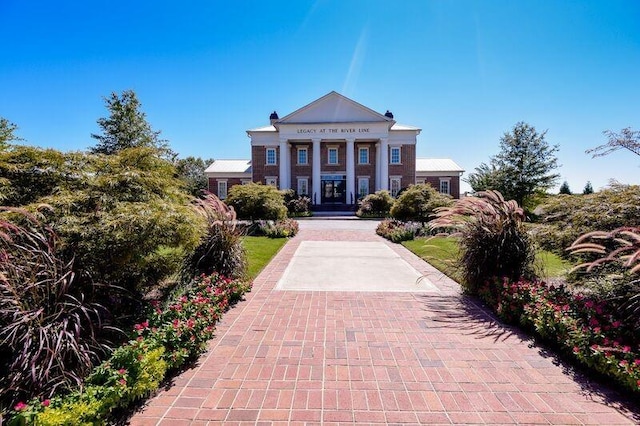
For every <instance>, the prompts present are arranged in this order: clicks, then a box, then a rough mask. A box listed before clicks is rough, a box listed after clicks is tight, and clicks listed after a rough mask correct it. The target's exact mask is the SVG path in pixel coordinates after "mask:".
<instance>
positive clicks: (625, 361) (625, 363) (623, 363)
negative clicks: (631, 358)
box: [620, 359, 629, 367]
mask: <svg viewBox="0 0 640 426" xmlns="http://www.w3.org/2000/svg"><path fill="white" fill-rule="evenodd" d="M627 365H629V362H628V361H627V360H626V359H623V360H622V361H620V367H626V366H627Z"/></svg>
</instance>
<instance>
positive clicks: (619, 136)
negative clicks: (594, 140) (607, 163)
mask: <svg viewBox="0 0 640 426" xmlns="http://www.w3.org/2000/svg"><path fill="white" fill-rule="evenodd" d="M602 133H603V134H604V135H605V136H606V137H607V138H608V139H609V141H608V142H607V143H606V144H604V145H600V146H597V147H595V148H592V149H588V150H587V151H586V152H587V154H592V155H593V158H595V157H603V156H605V155H609V154H611V153H612V152H614V151H617V150H619V149H621V148H622V149H626V150H629V151H631V152H632V153H634V154H636V155H640V131H638V130H632V129H631V127H626V128H624V129H622V130H620V133H616V132H613V131H611V130H605V131H604V132H602Z"/></svg>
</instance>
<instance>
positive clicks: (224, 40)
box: [0, 0, 640, 191]
mask: <svg viewBox="0 0 640 426" xmlns="http://www.w3.org/2000/svg"><path fill="white" fill-rule="evenodd" d="M638 22H640V2H638V1H635V0H629V1H615V0H607V1H604V0H603V1H557V0H551V1H542V0H534V1H512V0H504V1H492V0H480V1H428V0H417V1H401V2H392V1H373V0H368V1H356V0H350V1H345V0H342V1H328V0H327V1H303V0H297V1H255V2H252V1H237V2H236V1H224V2H223V1H207V0H197V1H195V0H194V1H188V0H185V1H184V2H177V1H175V0H174V1H162V0H160V1H146V0H140V1H119V0H100V1H88V2H79V1H73V2H71V1H64V0H60V1H58V2H49V1H47V2H45V1H28V2H26V1H21V0H0V38H1V39H3V40H5V43H3V53H2V56H1V59H0V116H2V117H5V118H7V119H9V120H10V121H12V122H14V123H16V124H17V125H18V126H19V127H20V130H19V131H18V134H19V135H20V136H21V137H23V138H25V139H26V140H27V142H28V143H30V144H33V145H38V146H42V147H51V148H56V149H60V150H82V149H86V148H87V147H89V146H91V145H93V144H94V140H93V139H91V138H90V134H91V133H96V132H98V127H97V125H96V120H97V119H98V118H100V117H103V116H105V115H107V112H106V109H105V107H104V102H103V100H102V97H104V96H106V95H108V94H109V93H110V92H113V91H116V92H120V91H122V90H126V89H133V90H135V91H136V93H137V94H138V97H139V98H140V100H141V102H142V105H143V109H144V111H145V112H146V113H147V118H148V120H149V122H150V123H151V124H152V126H153V127H154V129H156V130H161V131H162V136H163V137H164V138H166V139H168V140H169V142H170V144H171V146H172V148H173V149H174V150H175V151H177V152H178V153H179V154H180V156H182V157H184V156H188V155H196V156H201V157H213V158H249V157H250V149H249V139H248V137H247V136H246V133H245V130H247V129H249V128H253V127H258V126H262V125H265V124H268V117H269V113H270V112H271V111H273V110H277V111H278V113H279V114H280V116H281V117H282V116H284V115H286V114H289V113H291V112H293V111H294V110H295V109H297V108H299V107H301V106H304V105H306V104H307V103H309V102H311V101H313V100H315V99H317V98H319V97H321V96H323V95H325V94H326V93H328V92H330V91H332V90H335V91H337V92H339V93H341V94H343V95H345V96H348V97H350V98H352V99H353V100H355V101H357V102H359V103H362V104H364V105H366V106H368V107H370V108H372V109H374V110H376V111H379V112H381V113H384V112H385V111H386V110H387V109H389V110H391V111H392V112H393V113H394V115H395V118H396V120H397V121H398V122H399V123H402V124H409V125H414V126H418V127H420V128H422V129H423V130H422V133H421V134H420V136H419V139H418V156H421V157H449V158H453V159H454V160H455V161H456V162H458V163H459V164H460V165H461V166H462V167H463V168H465V169H466V170H467V171H473V168H474V167H476V166H478V165H479V164H480V163H481V162H486V161H487V160H488V159H489V157H490V156H491V155H493V154H495V153H497V150H498V143H499V139H500V136H501V135H502V134H503V133H504V132H505V131H508V130H510V129H511V128H512V127H513V125H514V124H515V123H516V122H518V121H526V122H528V123H529V124H531V125H533V126H535V127H536V128H537V129H538V130H541V131H542V130H548V133H547V140H548V141H549V142H550V143H553V144H559V145H560V152H559V155H558V157H559V160H560V163H561V164H562V165H563V166H562V167H561V168H560V170H559V172H560V173H561V175H562V179H563V180H565V179H566V180H567V181H568V182H569V185H570V187H571V189H572V190H573V191H581V190H582V188H583V187H584V185H585V183H586V181H587V180H590V181H591V182H592V183H593V185H594V187H595V188H596V189H597V188H599V187H602V186H604V185H606V184H607V182H608V180H609V179H611V178H614V179H617V180H619V181H621V182H623V183H636V184H638V183H640V158H639V157H637V156H634V155H633V154H631V153H628V152H618V153H615V154H612V155H610V156H609V157H605V158H599V159H591V157H590V156H589V155H587V154H585V153H584V151H585V150H586V149H588V148H591V147H595V146H597V145H600V144H602V143H605V142H606V139H605V138H604V136H603V135H602V131H603V130H606V129H612V130H616V131H617V130H620V129H621V128H623V127H629V126H631V127H633V128H634V129H640V25H639V24H638Z"/></svg>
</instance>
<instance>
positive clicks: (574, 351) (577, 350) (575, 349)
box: [573, 346, 580, 354]
mask: <svg viewBox="0 0 640 426" xmlns="http://www.w3.org/2000/svg"><path fill="white" fill-rule="evenodd" d="M573 353H574V354H577V353H580V348H579V347H577V346H574V347H573Z"/></svg>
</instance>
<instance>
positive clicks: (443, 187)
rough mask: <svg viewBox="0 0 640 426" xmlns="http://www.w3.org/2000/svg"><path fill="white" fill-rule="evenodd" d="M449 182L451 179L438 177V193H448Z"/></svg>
mask: <svg viewBox="0 0 640 426" xmlns="http://www.w3.org/2000/svg"><path fill="white" fill-rule="evenodd" d="M450 182H451V179H440V193H441V194H447V195H449V194H450V193H451V192H450V188H449V183H450Z"/></svg>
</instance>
